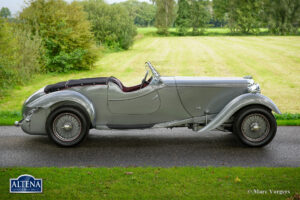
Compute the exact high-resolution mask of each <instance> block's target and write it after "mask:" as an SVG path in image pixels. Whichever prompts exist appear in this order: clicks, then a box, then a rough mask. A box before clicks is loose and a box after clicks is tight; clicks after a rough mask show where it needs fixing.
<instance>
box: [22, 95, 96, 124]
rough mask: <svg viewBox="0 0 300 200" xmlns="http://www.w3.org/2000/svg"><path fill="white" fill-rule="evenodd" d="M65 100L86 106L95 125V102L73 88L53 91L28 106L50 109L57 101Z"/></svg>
mask: <svg viewBox="0 0 300 200" xmlns="http://www.w3.org/2000/svg"><path fill="white" fill-rule="evenodd" d="M65 101H68V102H74V103H77V104H79V105H81V106H82V107H83V108H85V110H86V112H87V113H88V115H89V118H90V120H91V123H92V125H93V126H94V125H95V118H96V112H95V108H94V105H93V103H92V102H91V101H90V100H89V99H88V98H86V97H85V96H84V95H82V94H81V93H79V92H76V91H73V90H63V91H57V92H52V93H50V94H47V95H44V96H42V97H40V98H38V99H36V100H34V101H32V102H31V103H29V104H28V105H27V107H29V108H44V109H48V108H50V107H51V106H52V105H54V104H56V103H59V102H65Z"/></svg>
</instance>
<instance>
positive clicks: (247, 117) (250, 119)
mask: <svg viewBox="0 0 300 200" xmlns="http://www.w3.org/2000/svg"><path fill="white" fill-rule="evenodd" d="M233 132H234V133H235V136H236V137H237V138H238V140H239V141H240V142H241V143H242V144H244V145H247V146H250V147H262V146H265V145H267V144H269V143H270V142H271V141H272V140H273V138H274V136H275V134H276V132H277V123H276V120H275V117H274V115H273V114H272V112H271V110H269V109H268V108H265V107H263V106H259V105H253V106H248V107H245V108H243V109H241V110H240V111H239V112H238V113H237V114H236V115H235V120H234V123H233Z"/></svg>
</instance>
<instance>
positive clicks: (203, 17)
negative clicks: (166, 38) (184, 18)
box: [190, 0, 210, 35]
mask: <svg viewBox="0 0 300 200" xmlns="http://www.w3.org/2000/svg"><path fill="white" fill-rule="evenodd" d="M190 12H191V26H192V28H193V34H194V35H198V34H202V33H203V32H204V30H205V27H206V26H207V24H208V22H209V20H210V12H209V10H208V1H207V0H192V3H191V11H190Z"/></svg>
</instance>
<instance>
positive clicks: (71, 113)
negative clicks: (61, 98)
mask: <svg viewBox="0 0 300 200" xmlns="http://www.w3.org/2000/svg"><path fill="white" fill-rule="evenodd" d="M89 128H90V122H89V121H88V120H87V118H86V117H85V115H84V111H82V110H80V109H79V108H75V107H67V106H65V107H61V108H58V109H56V110H54V111H53V112H52V113H51V114H50V115H49V117H48V119H47V123H46V129H47V133H48V136H49V137H50V139H51V140H53V141H54V142H55V143H56V144H58V145H60V146H64V147H70V146H74V145H77V144H79V143H81V142H82V141H83V140H84V139H85V138H86V136H87V135H88V133H89Z"/></svg>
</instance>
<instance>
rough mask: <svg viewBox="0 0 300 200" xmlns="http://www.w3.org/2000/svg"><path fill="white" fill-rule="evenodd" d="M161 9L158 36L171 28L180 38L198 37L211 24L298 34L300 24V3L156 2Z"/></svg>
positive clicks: (263, 0)
mask: <svg viewBox="0 0 300 200" xmlns="http://www.w3.org/2000/svg"><path fill="white" fill-rule="evenodd" d="M153 2H155V4H156V6H157V12H156V27H157V28H158V33H162V34H168V28H169V27H170V26H173V27H176V28H177V31H178V33H179V34H180V35H185V34H187V32H188V30H190V29H192V33H193V34H195V35H198V34H201V33H203V32H204V30H205V28H207V27H208V26H209V25H213V26H224V25H226V26H227V27H228V28H230V31H231V32H232V33H236V32H240V33H257V32H259V28H262V27H265V28H268V29H269V32H271V33H273V34H278V35H286V34H295V33H297V32H298V28H299V24H300V0H212V1H211V0H178V3H176V1H175V0H153Z"/></svg>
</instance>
